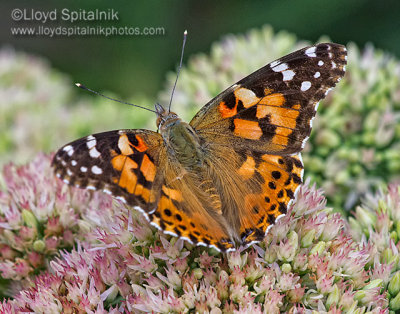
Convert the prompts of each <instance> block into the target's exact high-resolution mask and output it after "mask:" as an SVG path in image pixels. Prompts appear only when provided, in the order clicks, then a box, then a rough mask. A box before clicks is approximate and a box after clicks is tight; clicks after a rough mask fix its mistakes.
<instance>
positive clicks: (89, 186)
mask: <svg viewBox="0 0 400 314" xmlns="http://www.w3.org/2000/svg"><path fill="white" fill-rule="evenodd" d="M86 189H88V190H92V191H96V188H95V187H94V186H93V185H88V186H86Z"/></svg>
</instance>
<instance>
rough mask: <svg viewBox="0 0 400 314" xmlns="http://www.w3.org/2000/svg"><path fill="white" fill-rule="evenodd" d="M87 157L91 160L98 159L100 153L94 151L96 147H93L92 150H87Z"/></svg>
mask: <svg viewBox="0 0 400 314" xmlns="http://www.w3.org/2000/svg"><path fill="white" fill-rule="evenodd" d="M89 155H90V157H92V158H98V157H100V152H99V151H98V150H97V149H96V147H93V148H92V149H90V150H89Z"/></svg>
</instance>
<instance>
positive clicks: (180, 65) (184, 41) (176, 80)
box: [168, 30, 187, 112]
mask: <svg viewBox="0 0 400 314" xmlns="http://www.w3.org/2000/svg"><path fill="white" fill-rule="evenodd" d="M186 36H187V30H185V31H184V32H183V44H182V52H181V61H180V62H179V68H178V73H177V74H176V79H175V84H174V87H173V88H172V93H171V99H170V100H169V106H168V112H171V103H172V98H173V97H174V92H175V87H176V83H177V82H178V77H179V72H181V68H182V60H183V52H184V51H185V44H186Z"/></svg>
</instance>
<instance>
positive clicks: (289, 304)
mask: <svg viewBox="0 0 400 314" xmlns="http://www.w3.org/2000/svg"><path fill="white" fill-rule="evenodd" d="M35 164H36V165H39V166H40V167H42V168H41V170H40V171H37V172H35V171H34V170H33V169H35V168H36V167H35V166H34V165H35ZM11 168H12V169H14V170H13V171H17V172H18V173H20V178H19V180H22V181H23V182H25V181H24V180H27V181H26V182H30V184H32V186H27V187H25V188H24V190H23V191H24V193H25V192H26V191H29V193H30V194H28V195H31V196H30V198H29V199H28V200H27V203H26V204H28V205H26V206H25V207H22V205H21V204H22V201H19V202H15V199H20V198H22V195H20V193H21V191H18V190H17V189H14V188H8V192H7V193H5V194H4V193H3V196H2V199H6V200H8V203H5V204H8V205H7V206H4V205H1V206H2V211H1V215H0V216H1V217H2V218H1V219H2V222H1V225H0V230H1V232H0V234H1V238H0V243H1V245H2V247H3V249H2V250H1V252H0V254H1V261H2V262H1V263H2V264H1V269H2V272H3V274H11V273H12V272H17V271H20V272H22V271H23V269H24V268H25V269H26V268H27V269H30V268H32V269H35V267H33V265H32V263H31V261H30V259H29V258H28V257H29V255H28V252H36V251H34V250H33V244H31V246H29V245H25V246H23V247H20V250H19V251H17V250H15V249H14V248H13V246H12V245H11V244H9V243H11V242H10V238H7V237H6V236H5V235H4V233H5V231H6V230H11V232H12V233H13V236H14V237H16V236H18V235H19V236H21V235H20V233H18V232H17V231H16V230H20V229H21V227H22V226H23V225H27V226H34V225H35V224H33V223H31V224H30V225H29V224H26V223H25V222H24V221H25V220H24V218H22V216H23V214H22V211H23V210H28V211H29V212H30V213H32V216H33V217H35V221H37V222H36V224H37V225H40V226H42V228H37V231H36V232H37V234H41V235H42V237H43V238H46V235H47V234H49V235H50V234H51V237H52V236H53V235H56V237H57V243H64V241H65V239H64V238H63V235H64V233H65V230H66V229H67V228H68V226H69V225H68V224H62V223H61V221H64V219H67V217H66V216H68V215H72V216H71V217H70V220H69V221H70V222H72V224H71V225H70V226H77V225H82V226H84V227H82V226H81V227H80V229H79V230H80V231H79V232H75V231H72V232H75V233H74V235H76V237H77V238H76V239H75V248H74V249H72V250H70V249H69V248H67V249H64V247H62V246H57V245H54V246H52V247H53V249H54V250H55V251H56V252H57V256H58V257H56V255H55V254H53V255H51V254H49V253H47V252H49V251H48V249H47V246H45V249H44V250H43V251H42V252H46V253H45V254H42V258H45V259H46V261H47V264H48V265H49V266H48V267H46V266H45V264H41V265H43V266H42V269H43V271H42V272H41V274H40V275H37V276H36V277H34V276H33V275H34V274H35V275H36V274H37V273H35V272H30V271H27V270H25V274H31V276H30V277H29V278H31V287H29V288H26V287H25V288H22V289H21V290H20V291H19V292H15V291H14V293H13V295H12V298H10V299H8V300H4V301H3V303H1V304H0V312H2V311H3V312H5V313H18V312H21V311H22V312H51V313H121V312H123V313H131V312H138V313H141V312H154V313H171V312H173V313H181V312H183V313H184V312H192V311H193V312H198V313H206V312H207V313H280V312H287V313H309V312H310V310H315V311H320V312H328V313H341V312H356V313H366V312H369V313H388V312H389V297H388V295H389V292H388V289H389V288H388V287H391V288H390V289H391V290H390V291H392V292H390V293H391V294H393V293H394V292H396V291H397V290H400V283H399V281H400V275H396V276H397V277H399V278H397V279H396V280H397V281H396V282H395V281H394V277H393V273H394V271H395V270H397V265H395V263H394V262H393V260H391V259H390V258H389V259H388V257H384V252H383V251H382V250H380V249H379V248H378V247H377V243H381V242H380V241H377V242H375V241H376V239H375V238H374V239H372V238H370V239H368V238H366V237H365V236H362V235H359V237H358V238H357V237H356V236H355V234H354V230H352V229H351V228H350V224H349V223H348V222H347V221H346V220H345V219H343V218H342V217H341V216H340V214H338V213H334V212H333V211H332V210H331V209H329V208H326V206H325V204H326V201H325V198H324V196H323V195H322V192H321V191H320V190H317V189H316V188H315V187H314V186H311V187H310V186H309V184H306V185H304V186H302V187H301V189H300V190H299V193H298V194H297V197H296V201H295V203H294V206H293V207H292V208H291V209H290V211H289V213H288V214H287V215H286V216H285V217H284V218H283V219H281V220H279V222H278V223H277V224H276V225H275V226H274V227H273V228H271V230H270V232H269V233H268V235H267V236H266V237H265V239H264V241H263V242H262V243H259V244H258V245H253V247H250V248H240V249H238V250H237V251H234V252H230V253H228V254H221V253H218V252H216V251H215V250H212V249H209V248H204V247H193V246H192V245H190V244H189V243H187V242H184V241H182V240H179V239H177V238H174V237H170V236H167V235H164V234H163V233H162V232H159V231H157V230H154V228H153V227H151V226H150V225H149V224H148V223H147V221H146V220H145V219H143V217H142V216H141V215H140V214H139V213H137V212H135V211H132V210H130V209H129V208H127V207H126V206H124V205H123V204H121V203H119V202H117V201H115V202H113V203H111V200H109V199H108V198H107V197H106V196H103V195H102V194H101V193H93V194H91V196H90V197H89V196H87V197H88V198H85V197H84V195H86V194H85V193H86V192H80V191H76V190H75V189H72V188H67V187H63V186H62V184H61V183H59V182H56V181H55V180H54V179H53V178H51V176H50V175H49V172H50V171H51V170H50V167H49V157H47V156H39V157H38V158H37V159H36V160H35V161H34V163H32V164H31V165H28V166H25V167H14V168H13V167H11ZM27 169H30V170H29V171H28V170H27ZM7 171H9V170H7ZM7 171H6V172H7ZM24 171H25V172H24ZM32 172H33V173H32ZM43 174H48V175H47V176H46V175H44V176H45V178H47V179H45V178H42V176H43ZM29 176H32V177H33V178H35V182H36V183H37V182H44V181H41V180H51V182H52V183H49V184H53V189H51V188H50V187H49V186H47V185H45V186H44V192H40V191H41V184H40V185H39V184H33V182H32V181H28V178H27V177H29ZM5 177H6V181H7V182H8V186H9V187H11V185H10V182H11V181H10V180H11V179H10V178H13V176H10V175H8V176H5ZM14 180H15V178H14ZM43 193H44V194H43ZM60 193H64V194H60ZM80 193H82V195H80ZM6 194H7V195H8V196H7V197H8V198H7V197H5V196H4V195H6ZM41 195H44V196H45V199H50V200H53V203H52V204H53V205H52V206H49V204H48V203H45V202H43V203H42V204H44V205H41V206H39V208H40V210H38V203H40V200H41V199H42V198H41ZM61 195H63V196H61ZM64 199H65V201H64V202H62V201H61V200H64ZM11 200H12V201H11ZM12 202H14V205H10V204H11V203H12ZM93 202H94V203H93ZM390 202H394V203H396V202H397V200H394V199H393V198H391V199H390ZM2 204H3V203H2ZM46 204H47V205H46ZM56 204H57V205H56ZM393 206H400V205H393ZM49 207H50V209H51V210H50V211H49V210H47V211H45V212H46V213H49V212H52V213H57V215H49V214H44V213H42V214H41V212H42V210H43V209H42V208H49ZM92 207H96V208H95V209H96V210H90V209H87V210H85V208H92ZM3 208H8V210H7V211H5V210H4V209H3ZM9 208H11V209H9ZM77 209H79V210H77ZM18 216H20V218H18ZM15 217H17V218H15ZM38 217H42V218H41V219H39V218H38ZM57 217H59V218H57ZM25 219H26V218H25ZM31 219H32V218H31ZM358 221H360V219H358ZM376 221H387V220H385V219H376ZM59 225H61V227H60V226H59ZM377 225H384V223H383V222H382V223H377ZM6 226H10V228H8V227H7V228H6ZM11 226H12V228H11ZM30 228H32V227H30ZM83 229H84V230H86V233H84V232H82V230H83ZM383 229H385V228H383ZM42 230H47V233H46V232H44V231H42ZM73 230H75V229H73ZM83 235H84V236H83ZM22 238H23V237H22ZM68 238H69V237H68ZM35 241H36V240H35ZM389 242H390V240H389ZM392 243H393V241H392ZM6 244H7V245H8V246H9V247H10V248H12V249H13V250H15V251H17V253H16V254H14V255H13V254H11V253H10V251H9V250H7V249H4V248H5V247H6ZM392 250H394V248H393V247H392ZM392 253H393V252H392ZM392 256H393V254H392ZM17 258H18V260H17ZM397 262H398V260H397ZM7 265H8V266H7ZM7 267H8V268H7ZM396 274H397V273H396ZM20 276H21V275H20ZM3 277H4V275H3ZM392 277H393V278H392ZM12 278H13V279H14V280H15V281H17V280H18V278H17V277H16V276H14V277H12ZM20 278H22V277H20ZM24 278H26V275H25V277H24ZM392 300H394V298H393V299H392ZM392 300H390V302H392ZM391 304H392V303H391ZM393 304H394V306H395V305H396V304H395V303H394V302H393ZM393 308H394V307H393Z"/></svg>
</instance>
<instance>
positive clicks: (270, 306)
mask: <svg viewBox="0 0 400 314" xmlns="http://www.w3.org/2000/svg"><path fill="white" fill-rule="evenodd" d="M283 298H284V295H281V294H279V292H278V291H275V290H272V289H271V290H269V291H268V292H267V294H266V295H265V302H264V311H265V312H266V313H280V307H281V306H282V304H283V302H282V301H283Z"/></svg>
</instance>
